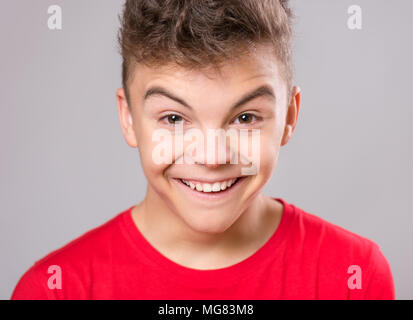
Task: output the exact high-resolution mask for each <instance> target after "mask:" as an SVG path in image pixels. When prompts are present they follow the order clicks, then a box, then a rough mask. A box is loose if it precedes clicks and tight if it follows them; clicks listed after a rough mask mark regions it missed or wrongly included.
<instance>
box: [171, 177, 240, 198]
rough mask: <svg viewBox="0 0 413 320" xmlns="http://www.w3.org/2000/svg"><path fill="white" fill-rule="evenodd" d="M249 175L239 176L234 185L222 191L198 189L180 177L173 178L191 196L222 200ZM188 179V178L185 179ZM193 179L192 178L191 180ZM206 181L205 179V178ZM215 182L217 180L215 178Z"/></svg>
mask: <svg viewBox="0 0 413 320" xmlns="http://www.w3.org/2000/svg"><path fill="white" fill-rule="evenodd" d="M247 178H248V177H247V176H242V177H238V181H237V182H236V183H235V184H234V185H232V186H231V187H230V188H229V189H225V190H221V191H220V192H202V191H198V190H196V189H191V188H190V187H188V186H186V185H184V184H183V183H182V182H181V179H179V178H172V179H171V180H172V181H173V182H174V183H175V184H176V185H177V186H178V188H181V189H183V191H184V192H187V193H188V194H189V195H190V196H191V197H197V198H198V199H201V200H215V201H217V200H221V199H225V198H227V197H229V196H230V195H231V194H233V193H234V192H236V191H237V189H239V188H240V187H241V186H242V185H243V184H244V182H245V181H246V180H247ZM184 180H186V179H184ZM191 181H192V180H191ZM203 181H205V180H203ZM215 182H217V181H216V180H215Z"/></svg>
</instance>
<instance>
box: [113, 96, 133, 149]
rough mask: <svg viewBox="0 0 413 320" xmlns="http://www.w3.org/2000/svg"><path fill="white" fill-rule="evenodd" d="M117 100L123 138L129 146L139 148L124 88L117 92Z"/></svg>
mask: <svg viewBox="0 0 413 320" xmlns="http://www.w3.org/2000/svg"><path fill="white" fill-rule="evenodd" d="M116 100H117V103H118V114H119V120H120V127H121V129H122V134H123V137H124V138H125V140H126V143H127V144H128V145H129V146H131V147H132V148H137V147H138V142H137V139H136V135H135V130H134V129H133V120H132V113H131V111H130V108H129V106H128V101H127V99H126V95H125V90H124V89H123V88H120V89H118V90H117V91H116Z"/></svg>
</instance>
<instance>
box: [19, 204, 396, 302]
mask: <svg viewBox="0 0 413 320" xmlns="http://www.w3.org/2000/svg"><path fill="white" fill-rule="evenodd" d="M276 200H278V201H280V202H281V203H282V204H283V205H284V210H283V214H282V218H281V222H280V224H279V226H278V228H277V230H276V231H275V232H274V234H273V235H272V236H271V238H270V239H269V240H268V241H267V242H266V243H265V244H264V245H263V246H262V247H261V248H260V249H259V250H258V251H256V252H255V253H254V254H252V255H251V256H249V257H248V258H246V259H244V260H242V261H241V262H239V263H236V264H234V265H231V266H229V267H225V268H221V269H213V270H197V269H192V268H187V267H184V266H182V265H179V264H177V263H175V262H173V261H172V260H170V259H168V258H167V257H165V256H163V255H162V254H161V253H160V252H159V251H157V250H156V249H155V248H154V247H153V246H152V245H151V244H150V243H149V242H148V241H147V240H146V239H145V238H144V237H143V235H142V234H141V233H140V232H139V229H138V228H137V227H136V225H135V224H134V222H133V220H132V216H131V209H132V208H133V207H131V208H129V209H128V210H126V211H124V212H122V213H120V214H118V215H117V216H116V217H114V218H113V219H111V220H109V221H108V222H106V223H105V224H103V225H102V226H100V227H98V228H95V229H93V230H91V231H89V232H87V233H85V234H84V235H82V236H81V237H79V238H77V239H75V240H73V241H72V242H70V243H69V244H67V245H66V246H64V247H63V248H61V249H58V250H56V251H54V252H52V253H50V254H49V255H47V256H46V257H44V258H43V259H41V260H39V261H37V262H36V263H35V264H34V265H33V266H32V267H31V268H30V269H29V270H28V271H27V272H26V273H25V274H24V275H23V276H22V278H21V279H20V281H19V283H18V284H17V286H16V288H15V290H14V292H13V294H12V299H142V300H144V299H171V300H175V299H193V300H198V299H205V300H211V299H219V300H221V299H236V300H238V299H257V300H258V299H260V300H261V299H394V298H395V293H394V283H393V277H392V272H391V269H390V266H389V263H388V261H387V260H386V258H385V257H384V256H383V254H382V253H381V251H380V248H379V246H378V245H377V244H376V243H374V242H373V241H371V240H369V239H367V238H364V237H361V236H359V235H356V234H354V233H352V232H350V231H347V230H345V229H343V228H341V227H338V226H336V225H334V224H331V223H329V222H327V221H325V220H323V219H321V218H319V217H317V216H314V215H312V214H310V213H307V212H305V211H303V210H302V209H300V208H298V207H296V206H294V205H293V204H289V203H287V202H286V201H285V200H283V199H280V198H276ZM50 266H58V267H60V271H59V272H58V271H56V269H53V268H56V267H51V269H49V267H50ZM48 271H49V272H50V273H48ZM59 274H60V275H61V278H60V280H61V281H59V280H57V278H56V277H57V276H59ZM51 277H53V278H51ZM50 284H52V285H50ZM58 284H61V288H60V289H59V286H58ZM56 286H57V287H56Z"/></svg>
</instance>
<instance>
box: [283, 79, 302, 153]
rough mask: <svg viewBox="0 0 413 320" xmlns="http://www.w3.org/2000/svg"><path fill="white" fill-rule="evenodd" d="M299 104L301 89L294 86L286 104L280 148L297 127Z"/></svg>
mask: <svg viewBox="0 0 413 320" xmlns="http://www.w3.org/2000/svg"><path fill="white" fill-rule="evenodd" d="M300 102H301V89H300V87H298V86H294V87H293V89H292V92H291V97H290V102H289V104H288V109H287V115H286V119H285V128H284V134H283V138H282V140H281V146H283V145H286V144H287V143H288V141H289V140H290V139H291V137H292V135H293V133H294V130H295V127H296V125H297V118H298V113H299V111H300Z"/></svg>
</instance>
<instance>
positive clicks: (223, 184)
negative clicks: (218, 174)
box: [180, 178, 239, 193]
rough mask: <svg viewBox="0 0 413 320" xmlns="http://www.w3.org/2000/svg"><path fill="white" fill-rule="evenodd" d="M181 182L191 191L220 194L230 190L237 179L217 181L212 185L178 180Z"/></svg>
mask: <svg viewBox="0 0 413 320" xmlns="http://www.w3.org/2000/svg"><path fill="white" fill-rule="evenodd" d="M180 180H181V182H182V183H183V184H184V185H186V186H187V187H189V188H191V189H192V190H195V189H196V190H197V191H199V192H205V193H209V192H220V191H224V190H226V189H229V188H231V187H232V186H233V185H234V184H236V183H237V182H238V180H239V178H235V179H229V180H224V181H217V182H212V183H205V182H199V181H191V180H184V179H180Z"/></svg>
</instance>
